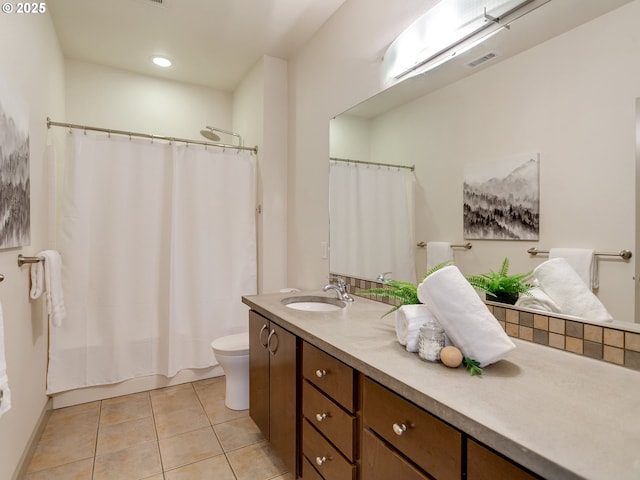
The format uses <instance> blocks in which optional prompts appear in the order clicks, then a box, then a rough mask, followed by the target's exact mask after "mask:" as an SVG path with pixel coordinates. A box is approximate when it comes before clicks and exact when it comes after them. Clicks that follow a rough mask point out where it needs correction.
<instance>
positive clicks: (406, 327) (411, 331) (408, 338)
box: [395, 304, 433, 353]
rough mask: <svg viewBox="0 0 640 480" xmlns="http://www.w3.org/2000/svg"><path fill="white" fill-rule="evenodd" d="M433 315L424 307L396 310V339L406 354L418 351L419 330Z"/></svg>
mask: <svg viewBox="0 0 640 480" xmlns="http://www.w3.org/2000/svg"><path fill="white" fill-rule="evenodd" d="M432 317H433V314H432V313H431V311H430V310H429V308H428V307H427V306H426V305H421V304H416V305H403V306H401V307H400V308H399V309H398V310H396V317H395V322H396V337H397V338H398V342H399V343H400V345H404V346H405V347H406V349H407V351H408V352H411V353H415V352H417V351H418V341H419V339H420V328H421V327H422V325H424V324H425V323H426V322H427V320H429V319H430V318H432Z"/></svg>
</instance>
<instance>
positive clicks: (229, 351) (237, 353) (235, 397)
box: [211, 332, 249, 410]
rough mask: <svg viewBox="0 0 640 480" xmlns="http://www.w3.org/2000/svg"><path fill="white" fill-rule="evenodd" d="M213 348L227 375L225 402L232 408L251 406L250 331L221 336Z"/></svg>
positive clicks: (240, 408) (212, 345) (213, 344)
mask: <svg viewBox="0 0 640 480" xmlns="http://www.w3.org/2000/svg"><path fill="white" fill-rule="evenodd" d="M211 349H212V350H213V354H214V355H215V357H216V360H218V362H219V363H220V366H221V367H222V370H224V374H225V377H226V390H225V398H224V404H225V405H226V406H227V408H230V409H231V410H246V409H248V408H249V332H245V333H236V334H234V335H227V336H226V337H220V338H217V339H215V340H214V341H213V342H211Z"/></svg>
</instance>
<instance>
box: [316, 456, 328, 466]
mask: <svg viewBox="0 0 640 480" xmlns="http://www.w3.org/2000/svg"><path fill="white" fill-rule="evenodd" d="M328 460H331V457H316V464H317V465H318V466H319V467H321V466H322V465H324V464H325V462H327V461H328Z"/></svg>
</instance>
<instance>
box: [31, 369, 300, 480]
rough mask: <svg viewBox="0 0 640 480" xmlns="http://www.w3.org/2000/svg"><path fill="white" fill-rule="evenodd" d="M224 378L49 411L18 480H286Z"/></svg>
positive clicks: (280, 467) (291, 477) (286, 477)
mask: <svg viewBox="0 0 640 480" xmlns="http://www.w3.org/2000/svg"><path fill="white" fill-rule="evenodd" d="M224 386H225V382H224V377H218V378H213V379H208V380H202V381H199V382H193V383H185V384H182V385H176V386H173V387H168V388H163V389H159V390H152V391H149V392H142V393H136V394H132V395H126V396H123V397H116V398H110V399H107V400H102V401H97V402H91V403H86V404H83V405H77V406H73V407H67V408H61V409H58V410H54V411H53V412H52V414H51V416H50V417H49V420H48V421H47V424H46V426H45V429H44V431H43V433H42V437H41V439H40V441H39V443H38V445H37V447H36V450H35V452H34V455H33V458H32V459H31V462H30V464H29V467H28V469H27V474H26V476H25V477H24V480H40V479H46V480H56V479H64V480H92V479H93V480H121V479H123V480H124V479H148V480H163V479H164V480H182V479H185V480H200V479H202V480H206V479H215V480H267V479H273V480H293V475H291V474H289V473H287V471H286V468H285V467H284V465H283V464H282V462H281V461H280V460H279V459H278V458H277V457H276V456H275V455H274V454H273V452H272V451H271V449H270V447H269V444H268V443H267V442H266V441H265V439H264V437H263V436H262V433H260V431H259V430H258V428H257V427H256V425H255V424H254V423H253V421H252V420H251V418H250V417H249V412H248V410H243V411H234V410H230V409H228V408H226V407H225V405H224Z"/></svg>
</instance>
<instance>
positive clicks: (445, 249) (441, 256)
mask: <svg viewBox="0 0 640 480" xmlns="http://www.w3.org/2000/svg"><path fill="white" fill-rule="evenodd" d="M450 261H453V249H452V248H451V244H450V243H449V242H427V272H428V271H429V270H431V269H432V268H433V267H435V266H436V265H440V264H441V263H443V262H450Z"/></svg>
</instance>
